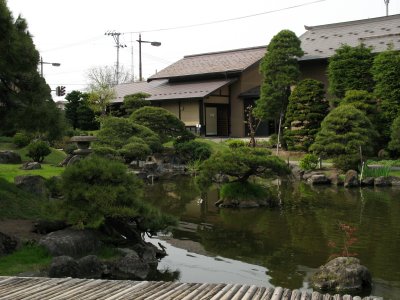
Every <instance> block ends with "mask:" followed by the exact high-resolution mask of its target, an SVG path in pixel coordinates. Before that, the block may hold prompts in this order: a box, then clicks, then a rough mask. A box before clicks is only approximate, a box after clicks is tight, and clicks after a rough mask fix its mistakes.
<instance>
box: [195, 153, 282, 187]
mask: <svg viewBox="0 0 400 300" xmlns="http://www.w3.org/2000/svg"><path fill="white" fill-rule="evenodd" d="M218 174H225V175H228V176H230V177H234V178H235V180H237V181H239V182H246V181H247V180H248V179H249V177H250V176H260V177H269V176H274V175H285V174H289V169H288V167H287V166H286V164H285V162H284V161H283V160H281V159H280V158H278V157H276V156H272V155H271V152H270V151H268V150H267V149H262V148H250V147H239V148H235V149H228V150H226V151H223V152H217V153H214V154H213V155H211V157H210V158H209V159H208V160H206V161H204V163H203V164H202V166H201V168H200V174H199V177H198V178H197V182H198V183H199V184H200V186H201V187H207V186H209V185H210V184H211V183H212V181H213V178H214V176H216V175H218Z"/></svg>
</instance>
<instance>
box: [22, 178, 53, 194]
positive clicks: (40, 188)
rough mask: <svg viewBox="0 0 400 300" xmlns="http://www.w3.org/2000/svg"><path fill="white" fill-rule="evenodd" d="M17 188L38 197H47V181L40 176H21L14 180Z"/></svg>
mask: <svg viewBox="0 0 400 300" xmlns="http://www.w3.org/2000/svg"><path fill="white" fill-rule="evenodd" d="M14 183H15V185H16V186H17V187H19V188H21V189H23V190H25V191H27V192H29V193H33V194H36V195H40V196H46V195H47V188H46V180H45V179H44V178H43V177H42V176H39V175H21V176H16V177H15V178H14Z"/></svg>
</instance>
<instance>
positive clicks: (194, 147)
mask: <svg viewBox="0 0 400 300" xmlns="http://www.w3.org/2000/svg"><path fill="white" fill-rule="evenodd" d="M174 148H175V152H176V154H177V155H179V156H180V158H181V159H182V160H183V161H184V162H190V161H195V160H206V159H208V158H209V157H210V156H211V146H210V145H208V144H206V143H202V142H199V141H195V140H192V141H189V142H185V143H175V144H174Z"/></svg>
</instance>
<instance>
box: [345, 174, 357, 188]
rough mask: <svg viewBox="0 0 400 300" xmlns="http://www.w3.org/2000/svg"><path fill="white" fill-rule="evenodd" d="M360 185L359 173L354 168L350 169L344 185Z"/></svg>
mask: <svg viewBox="0 0 400 300" xmlns="http://www.w3.org/2000/svg"><path fill="white" fill-rule="evenodd" d="M356 186H359V182H358V173H357V172H356V171H354V170H348V171H347V172H346V176H345V178H344V187H347V188H349V187H356Z"/></svg>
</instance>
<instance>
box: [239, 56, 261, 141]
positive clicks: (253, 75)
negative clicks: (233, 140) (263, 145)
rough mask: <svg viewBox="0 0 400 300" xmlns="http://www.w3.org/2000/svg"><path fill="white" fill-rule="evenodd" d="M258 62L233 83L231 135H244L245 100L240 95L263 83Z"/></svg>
mask: <svg viewBox="0 0 400 300" xmlns="http://www.w3.org/2000/svg"><path fill="white" fill-rule="evenodd" d="M258 70H259V65H258V64H256V65H254V66H252V67H250V68H249V69H247V70H245V71H244V72H243V73H242V76H241V77H240V79H239V80H238V81H236V82H234V83H233V84H232V85H231V136H232V137H244V136H245V133H244V111H243V100H242V99H240V98H239V95H240V94H241V93H243V92H246V91H248V90H250V89H252V88H254V87H257V86H260V85H261V80H262V77H261V74H260V72H259V71H258Z"/></svg>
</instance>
